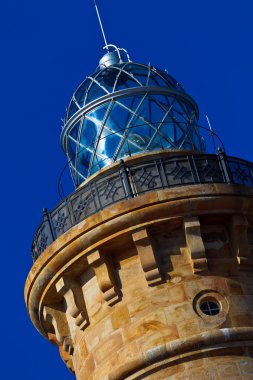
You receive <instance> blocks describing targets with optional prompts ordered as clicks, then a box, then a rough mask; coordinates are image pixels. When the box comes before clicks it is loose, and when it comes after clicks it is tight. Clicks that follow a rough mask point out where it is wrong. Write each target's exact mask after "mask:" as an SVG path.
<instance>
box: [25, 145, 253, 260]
mask: <svg viewBox="0 0 253 380" xmlns="http://www.w3.org/2000/svg"><path fill="white" fill-rule="evenodd" d="M210 183H223V184H228V185H231V184H233V185H243V186H248V187H252V186H253V164H252V163H250V162H248V161H245V160H241V159H239V158H235V157H230V156H227V155H226V154H225V153H219V154H205V153H202V154H200V153H193V152H190V153H189V152H186V151H185V152H184V151H181V152H167V153H166V152H163V153H160V154H156V155H155V154H153V155H152V156H151V155H142V156H141V157H139V158H130V159H128V160H127V161H126V162H124V161H123V160H121V161H120V162H118V163H116V164H114V165H113V166H112V167H109V168H107V169H106V170H104V171H102V172H100V173H98V174H97V175H95V176H93V177H92V178H91V179H90V180H89V181H86V183H84V185H83V186H81V187H79V188H78V189H77V190H76V191H74V192H73V193H72V194H70V195H69V196H68V197H66V198H65V199H64V200H62V201H61V203H60V204H59V205H57V206H56V207H55V208H54V209H53V210H51V211H50V212H48V211H47V210H46V209H45V210H44V215H43V220H42V222H41V224H40V226H39V227H38V229H37V231H36V233H35V236H34V239H33V243H32V258H33V261H34V262H35V261H36V260H37V258H38V257H39V256H40V255H41V254H42V253H43V251H44V250H45V249H46V248H47V247H48V246H49V245H50V244H51V243H52V242H53V241H54V240H56V239H57V238H58V237H59V236H61V235H62V234H64V233H65V232H66V231H68V230H69V229H70V228H71V227H73V226H75V225H77V224H78V223H79V222H81V221H82V220H84V219H85V218H87V217H89V216H91V215H93V214H95V213H97V212H99V211H101V210H103V209H105V208H106V207H108V206H110V205H113V204H115V203H117V202H120V201H127V200H128V199H130V198H134V197H138V196H141V195H142V194H144V193H147V192H151V191H155V190H160V189H168V188H173V187H177V186H184V185H199V184H210Z"/></svg>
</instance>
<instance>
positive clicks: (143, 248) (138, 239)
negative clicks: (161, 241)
mask: <svg viewBox="0 0 253 380" xmlns="http://www.w3.org/2000/svg"><path fill="white" fill-rule="evenodd" d="M132 237H133V241H134V244H135V247H136V250H137V252H138V255H139V258H140V262H141V266H142V269H143V271H144V274H145V278H146V280H147V282H148V285H149V286H153V285H156V284H158V283H160V282H161V281H162V278H161V274H160V272H159V268H158V265H157V263H156V258H155V253H154V250H153V247H152V242H151V239H150V237H149V234H148V231H147V229H146V228H142V229H139V230H137V231H135V232H134V233H133V234H132Z"/></svg>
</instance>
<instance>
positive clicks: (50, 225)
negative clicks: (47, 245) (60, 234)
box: [43, 208, 55, 241]
mask: <svg viewBox="0 0 253 380" xmlns="http://www.w3.org/2000/svg"><path fill="white" fill-rule="evenodd" d="M43 220H44V222H47V223H48V226H49V230H50V233H51V237H52V241H54V240H55V236H54V229H53V224H52V221H51V217H50V215H49V213H48V211H47V208H43Z"/></svg>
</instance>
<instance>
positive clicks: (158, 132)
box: [61, 62, 204, 185]
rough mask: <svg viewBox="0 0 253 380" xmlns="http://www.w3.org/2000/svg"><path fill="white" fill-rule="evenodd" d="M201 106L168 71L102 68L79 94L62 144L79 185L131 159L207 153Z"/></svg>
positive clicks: (136, 65) (139, 66) (123, 65)
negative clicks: (158, 153) (146, 155)
mask: <svg viewBox="0 0 253 380" xmlns="http://www.w3.org/2000/svg"><path fill="white" fill-rule="evenodd" d="M197 121H198V107H197V105H196V103H195V102H194V100H193V99H192V98H191V97H190V96H189V95H187V94H186V93H185V91H184V89H183V87H182V86H181V85H180V84H179V83H178V82H177V81H176V80H175V79H174V78H173V77H172V76H170V75H169V74H168V73H167V72H165V71H162V70H159V69H156V68H154V67H152V66H150V65H144V64H139V63H132V62H125V63H117V64H113V65H111V66H109V67H105V68H103V69H99V70H98V71H97V72H96V73H95V74H93V75H91V76H89V77H87V78H86V79H85V81H84V82H83V83H82V84H81V85H80V86H79V88H78V89H77V91H76V92H75V93H74V95H73V97H72V99H71V102H70V105H69V108H68V111H67V117H66V120H65V125H64V128H63V132H62V136H61V142H62V146H63V148H64V150H65V152H66V153H67V156H68V158H69V162H70V169H71V173H72V177H73V179H74V182H75V183H76V185H79V184H80V183H81V182H83V181H84V180H85V179H86V178H87V177H89V176H90V175H92V174H93V173H95V172H97V171H98V170H100V169H101V168H103V167H105V166H107V165H109V164H111V163H112V162H114V161H117V160H119V159H121V158H123V157H125V156H130V155H133V154H136V153H140V152H147V151H154V150H161V149H187V150H188V149H190V150H198V151H203V150H204V141H203V139H202V138H201V136H200V134H199V130H198V127H197Z"/></svg>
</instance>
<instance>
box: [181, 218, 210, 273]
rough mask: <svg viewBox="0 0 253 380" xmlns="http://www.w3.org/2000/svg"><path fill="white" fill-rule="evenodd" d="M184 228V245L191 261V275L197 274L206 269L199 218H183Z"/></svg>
mask: <svg viewBox="0 0 253 380" xmlns="http://www.w3.org/2000/svg"><path fill="white" fill-rule="evenodd" d="M184 227H185V237H186V244H187V248H188V252H189V255H190V258H191V261H192V268H193V273H195V274H198V273H201V272H203V271H205V270H207V269H208V266H207V258H206V252H205V246H204V243H203V239H202V236H201V230H200V222H199V218H198V217H190V218H185V219H184Z"/></svg>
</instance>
